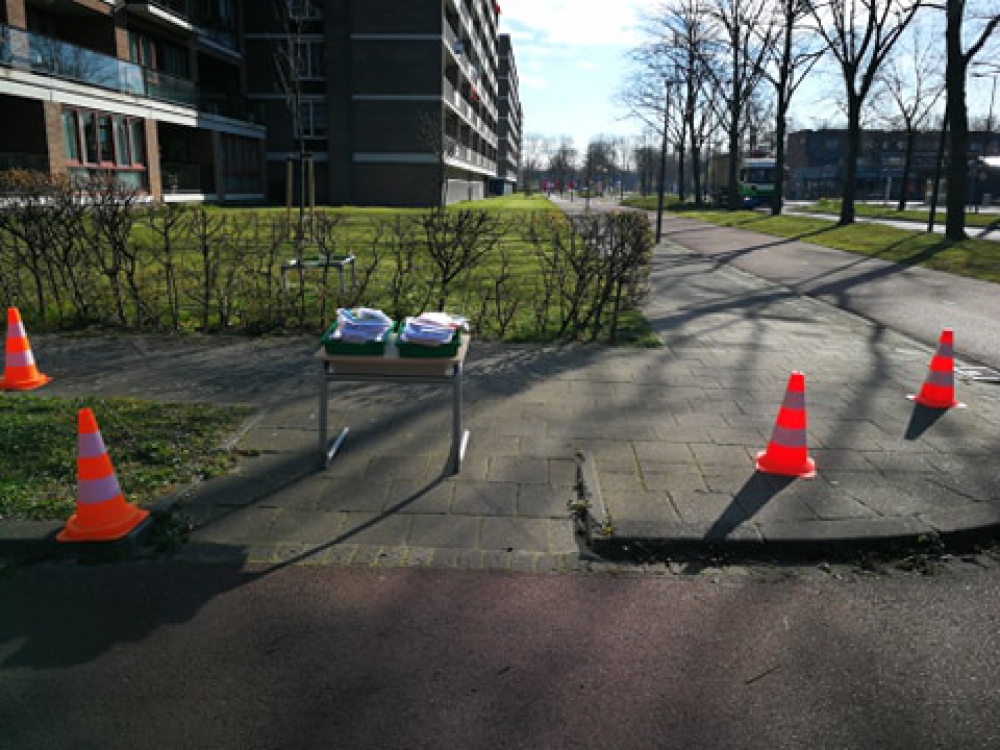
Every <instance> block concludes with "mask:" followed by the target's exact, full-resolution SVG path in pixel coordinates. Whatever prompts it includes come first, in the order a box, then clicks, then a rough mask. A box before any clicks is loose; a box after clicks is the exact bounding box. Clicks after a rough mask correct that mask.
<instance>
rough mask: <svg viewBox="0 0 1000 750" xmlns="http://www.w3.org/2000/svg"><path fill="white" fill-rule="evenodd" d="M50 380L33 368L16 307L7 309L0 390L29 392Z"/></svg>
mask: <svg viewBox="0 0 1000 750" xmlns="http://www.w3.org/2000/svg"><path fill="white" fill-rule="evenodd" d="M50 380H52V378H50V377H49V376H48V375H43V374H42V373H40V372H39V371H38V368H37V367H36V366H35V357H34V356H33V355H32V353H31V346H30V345H29V344H28V336H27V334H26V333H25V332H24V324H23V323H22V322H21V313H20V312H19V311H18V309H17V308H16V307H8V308H7V341H6V343H5V344H4V367H3V380H0V390H4V391H30V390H33V389H35V388H39V387H41V386H43V385H45V384H46V383H48V382H49V381H50Z"/></svg>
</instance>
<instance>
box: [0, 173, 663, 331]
mask: <svg viewBox="0 0 1000 750" xmlns="http://www.w3.org/2000/svg"><path fill="white" fill-rule="evenodd" d="M0 194H2V195H4V196H6V197H5V198H4V202H3V207H2V209H0V291H2V293H3V295H4V298H5V299H6V300H9V301H10V302H9V304H12V305H18V306H20V307H21V308H22V313H24V314H26V315H28V316H30V317H31V318H32V320H33V323H32V326H33V328H35V329H39V330H42V329H47V330H59V329H69V328H74V327H80V326H83V325H95V324H96V325H101V326H113V327H119V328H127V329H133V330H150V331H161V332H171V331H185V330H196V331H202V332H213V331H230V332H237V333H248V334H259V333H264V332H282V331H300V332H301V331H320V330H323V329H324V328H325V327H326V325H327V324H328V322H329V321H330V320H331V319H332V318H333V316H334V311H335V310H336V308H337V307H353V306H357V305H366V306H371V307H379V308H382V309H384V310H385V311H386V312H387V313H389V314H390V315H391V316H393V317H394V318H397V319H401V318H402V317H404V316H405V315H413V314H416V313H419V312H422V311H424V310H430V309H442V310H444V309H447V310H449V311H452V312H458V313H462V314H465V315H467V316H468V317H469V318H470V320H471V322H472V323H473V325H474V327H475V330H476V332H477V335H479V336H484V337H488V338H489V337H499V338H518V339H536V340H552V339H561V340H580V339H586V340H598V339H606V340H611V341H614V340H616V338H617V330H618V323H619V320H620V319H621V316H622V314H623V313H625V312H627V311H629V310H634V309H635V307H636V305H637V304H638V303H639V302H640V301H641V299H642V297H643V295H644V294H645V292H646V286H645V285H646V279H647V277H648V266H649V258H650V253H651V249H652V246H653V242H652V236H651V233H650V230H649V222H648V220H647V218H646V217H645V215H644V214H641V213H632V212H621V213H616V214H608V215H595V216H587V217H580V218H574V219H572V220H570V219H567V218H566V217H565V216H563V215H562V214H561V213H558V212H540V211H537V210H532V211H524V212H515V211H513V210H511V209H510V207H507V206H505V207H504V210H503V211H490V210H488V209H478V208H470V207H468V204H466V205H465V206H462V207H459V208H458V209H457V210H449V211H437V210H434V211H428V212H412V211H410V212H403V211H401V212H396V213H393V212H386V211H384V210H379V211H365V210H363V209H358V210H357V211H353V212H350V213H343V212H333V211H331V212H322V211H320V212H316V213H315V214H314V215H312V216H311V217H310V220H309V221H308V222H307V224H306V226H305V231H304V234H301V235H300V233H299V232H298V229H297V226H296V223H295V222H294V221H293V220H292V219H291V217H290V216H288V214H286V213H284V212H277V211H268V210H251V209H243V210H239V211H220V210H217V209H207V208H204V207H179V206H176V205H167V206H152V205H143V204H141V203H140V202H139V200H138V195H137V194H136V193H135V192H134V191H132V190H130V189H127V188H124V187H122V186H121V185H118V184H117V183H115V182H114V181H113V180H110V179H103V178H97V179H93V180H89V181H87V182H85V183H79V182H72V181H70V180H67V179H64V178H59V177H51V176H48V175H40V174H38V173H30V172H7V173H3V174H0ZM487 204H488V202H487ZM348 254H350V255H353V263H352V264H350V265H349V266H347V267H346V268H342V269H340V271H338V270H337V268H336V267H335V266H334V265H333V264H331V263H329V262H324V259H330V258H344V257H346V256H347V255H348ZM292 261H294V262H292Z"/></svg>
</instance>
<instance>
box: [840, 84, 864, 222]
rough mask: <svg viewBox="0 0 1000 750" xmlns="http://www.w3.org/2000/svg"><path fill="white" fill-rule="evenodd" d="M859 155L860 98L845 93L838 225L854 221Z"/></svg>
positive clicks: (853, 94) (852, 93) (851, 93)
mask: <svg viewBox="0 0 1000 750" xmlns="http://www.w3.org/2000/svg"><path fill="white" fill-rule="evenodd" d="M860 155H861V99H860V97H858V96H857V94H855V93H854V92H851V91H849V92H848V93H847V153H846V156H845V160H844V187H843V191H842V193H841V197H840V221H839V222H838V223H839V224H840V226H847V225H848V224H853V223H854V198H855V195H856V194H857V179H858V157H859V156H860Z"/></svg>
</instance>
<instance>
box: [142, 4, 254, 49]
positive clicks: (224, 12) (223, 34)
mask: <svg viewBox="0 0 1000 750" xmlns="http://www.w3.org/2000/svg"><path fill="white" fill-rule="evenodd" d="M125 5H126V7H127V8H128V11H129V13H135V14H136V15H138V16H141V17H142V18H144V19H146V20H147V21H150V22H151V23H155V24H158V25H160V26H166V27H170V28H173V29H175V30H176V29H183V30H185V31H196V32H197V33H198V34H200V35H201V36H202V37H203V38H205V39H207V40H208V41H210V42H212V43H214V44H216V45H219V46H221V47H223V48H225V49H226V50H227V51H229V52H235V51H236V37H235V34H234V32H233V29H234V28H235V23H234V19H233V17H232V14H231V11H229V10H228V6H227V5H226V4H225V3H220V2H205V1H204V0H202V2H195V1H194V0H125Z"/></svg>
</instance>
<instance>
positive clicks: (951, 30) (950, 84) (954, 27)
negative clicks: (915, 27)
mask: <svg viewBox="0 0 1000 750" xmlns="http://www.w3.org/2000/svg"><path fill="white" fill-rule="evenodd" d="M963 6H964V3H948V27H947V31H946V36H947V50H948V62H947V67H946V68H945V91H946V93H947V98H948V172H947V174H948V187H947V191H948V192H947V199H946V204H947V208H948V216H947V219H946V221H945V236H947V237H948V239H950V240H964V239H965V199H966V188H967V186H966V184H965V183H966V180H967V179H968V163H967V162H968V156H969V112H968V110H967V109H966V104H965V74H966V66H967V64H968V60H967V59H966V57H965V55H964V54H963V53H962V12H963Z"/></svg>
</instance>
